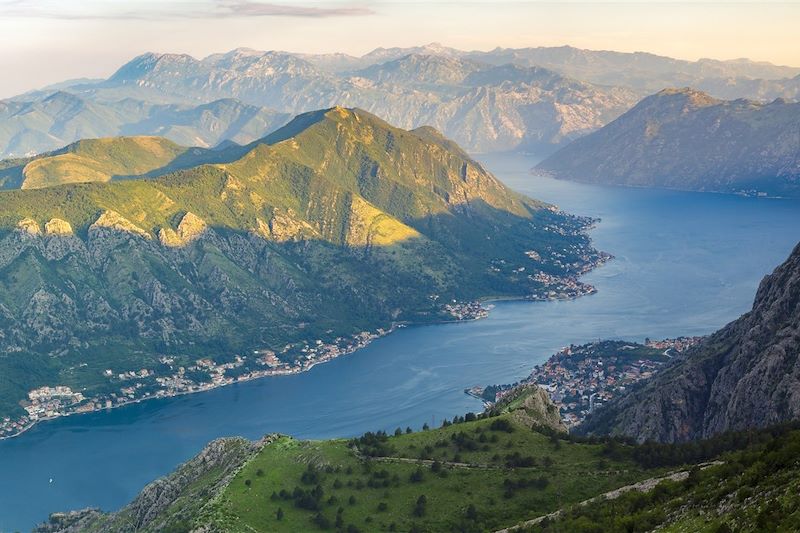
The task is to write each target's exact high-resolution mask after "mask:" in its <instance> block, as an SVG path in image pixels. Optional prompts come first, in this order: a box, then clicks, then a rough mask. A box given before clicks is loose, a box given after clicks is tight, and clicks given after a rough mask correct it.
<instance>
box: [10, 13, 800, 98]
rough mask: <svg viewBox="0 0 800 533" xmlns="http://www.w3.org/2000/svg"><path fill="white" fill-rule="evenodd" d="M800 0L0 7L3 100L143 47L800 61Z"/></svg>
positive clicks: (106, 69) (121, 59) (109, 64)
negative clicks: (560, 50)
mask: <svg viewBox="0 0 800 533" xmlns="http://www.w3.org/2000/svg"><path fill="white" fill-rule="evenodd" d="M799 27H800V0H798V1H782V2H779V1H767V2H742V1H730V0H729V1H721V0H707V1H704V2H689V1H677V0H666V1H661V2H646V1H643V0H621V1H616V2H609V1H602V0H582V1H577V0H575V1H570V0H567V1H535V0H534V1H530V0H528V1H523V0H506V1H497V2H492V1H486V0H470V1H461V2H455V1H432V2H429V1H423V0H411V1H406V2H397V1H382V0H371V1H369V0H363V1H358V0H354V1H349V0H341V1H340V0H326V1H320V0H317V1H308V2H306V1H303V0H276V1H275V2H262V1H260V0H161V1H156V0H80V1H78V0H0V47H1V48H0V50H2V52H1V53H0V72H2V73H3V75H2V77H0V98H2V97H8V96H12V95H15V94H19V93H21V92H24V91H26V90H30V89H34V88H38V87H41V86H44V85H46V84H49V83H54V82H58V81H63V80H66V79H71V78H80V77H107V76H109V75H110V74H112V73H113V72H114V71H115V70H116V69H117V68H118V67H119V66H121V65H122V64H123V63H125V62H126V61H128V60H129V59H130V58H132V57H133V56H136V55H138V54H141V53H143V52H147V51H154V52H179V53H189V54H191V55H193V56H195V57H204V56H206V55H208V54H211V53H214V52H222V51H227V50H230V49H233V48H237V47H250V48H255V49H260V50H289V51H293V52H315V53H318V52H345V53H349V54H353V55H361V54H364V53H366V52H368V51H370V50H372V49H374V48H376V47H379V46H383V47H391V46H415V45H421V44H426V43H429V42H434V41H435V42H440V43H442V44H444V45H446V46H452V47H455V48H460V49H468V50H473V49H479V50H488V49H492V48H495V47H497V46H501V47H510V48H519V47H528V46H560V45H565V44H569V45H572V46H577V47H580V48H590V49H603V50H618V51H624V52H630V51H646V52H652V53H656V54H661V55H667V56H671V57H677V58H681V59H690V60H695V59H698V58H701V57H711V58H716V59H735V58H740V57H747V58H750V59H753V60H760V61H769V62H772V63H776V64H783V65H792V66H800V37H798V35H800V31H798V28H799Z"/></svg>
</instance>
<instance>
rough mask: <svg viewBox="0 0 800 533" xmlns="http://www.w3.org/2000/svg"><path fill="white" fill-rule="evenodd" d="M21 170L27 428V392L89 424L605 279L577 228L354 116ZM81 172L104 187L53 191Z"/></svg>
mask: <svg viewBox="0 0 800 533" xmlns="http://www.w3.org/2000/svg"><path fill="white" fill-rule="evenodd" d="M141 151H148V153H149V154H150V155H149V156H148V157H149V159H148V158H146V157H142V156H141V154H140V152H141ZM131 154H133V155H134V156H135V157H133V156H131ZM65 157H68V158H69V159H68V160H67V161H65V160H64V159H63V158H65ZM132 162H136V165H139V166H135V165H132ZM34 163H38V164H39V165H40V166H41V167H42V168H40V169H39V170H41V176H40V174H37V173H34V172H32V171H30V169H29V171H28V172H27V174H28V177H27V178H26V179H32V177H33V176H34V175H35V176H39V177H42V176H44V177H47V179H40V180H39V181H38V182H37V184H36V185H37V186H38V187H40V188H26V189H23V190H11V191H5V192H2V193H0V195H1V196H2V207H0V271H1V272H2V276H1V277H2V281H1V282H0V320H1V321H2V323H3V324H4V328H3V331H2V335H0V351H1V352H2V353H3V354H4V355H3V356H0V419H2V417H5V416H12V417H14V418H15V419H16V418H17V417H25V416H28V418H27V420H28V421H30V420H33V419H32V418H30V417H32V416H34V415H37V412H36V405H37V404H36V403H31V402H30V401H28V400H26V397H29V396H30V395H31V394H34V395H35V394H38V393H35V392H31V391H34V390H36V389H37V388H40V387H55V386H57V385H58V386H65V387H71V388H72V390H74V391H83V392H82V393H81V399H77V397H72V398H73V400H75V402H74V404H69V406H68V407H69V409H77V408H82V409H91V408H92V406H95V405H105V403H106V402H111V403H112V404H114V403H120V402H125V401H129V400H130V399H132V398H140V397H142V396H149V395H153V394H164V393H168V390H171V389H170V387H178V389H176V390H183V389H186V390H194V389H196V388H198V387H203V386H207V384H208V383H210V382H211V380H212V378H213V379H214V380H215V381H214V382H215V383H223V382H226V380H227V381H230V380H235V379H238V377H239V376H252V375H254V374H253V373H254V372H255V373H258V372H264V371H266V370H267V369H269V368H278V369H286V371H294V370H298V369H302V368H305V367H307V366H308V365H310V364H313V363H315V362H318V361H319V360H320V358H322V360H327V359H326V358H330V357H333V356H335V355H337V354H340V353H347V352H348V351H350V350H352V349H354V348H355V347H358V346H361V345H363V344H364V343H365V342H368V340H369V339H370V338H371V337H372V336H374V335H376V334H379V331H383V332H385V331H386V330H388V329H389V328H391V327H392V325H393V324H396V323H400V322H410V323H425V322H431V321H437V320H452V319H457V318H464V317H470V316H477V315H479V314H480V313H479V309H480V308H479V306H477V304H470V303H469V302H470V301H472V300H474V299H475V298H478V297H481V296H517V297H524V296H534V297H538V298H543V297H546V296H547V295H550V296H551V297H552V296H553V295H561V296H575V295H577V294H580V293H582V292H585V291H586V290H588V287H585V286H583V285H581V284H580V282H578V281H577V279H576V277H577V275H578V274H580V273H581V272H583V271H585V270H586V269H588V268H590V267H591V266H592V265H593V264H596V263H597V262H598V261H599V260H601V256H600V255H599V254H598V253H597V252H596V251H594V250H593V249H592V248H591V246H590V243H589V240H588V238H587V236H586V235H585V233H584V229H585V227H586V226H587V224H589V223H590V222H591V221H589V220H584V219H579V218H575V217H571V216H567V215H565V214H562V213H559V212H557V211H556V210H555V209H554V208H553V207H552V206H549V205H547V204H544V203H542V202H538V201H536V200H533V199H530V198H527V197H524V196H521V195H519V194H516V193H514V192H512V191H511V190H509V189H508V188H507V187H505V186H504V185H503V184H502V183H501V182H500V181H498V180H497V179H496V178H495V177H494V176H492V175H491V174H490V173H488V172H487V171H486V170H485V169H484V168H483V167H482V166H481V165H480V164H479V163H478V162H476V161H474V160H473V159H472V158H470V157H469V156H468V155H467V154H466V153H465V152H464V151H463V150H461V149H460V148H459V147H458V146H457V145H455V143H453V142H452V141H449V140H447V139H446V138H444V137H443V136H442V135H441V134H439V133H438V132H436V131H435V130H433V129H431V128H420V129H418V130H414V131H406V130H402V129H399V128H395V127H392V126H390V125H389V124H387V123H386V122H384V121H382V120H380V119H378V118H377V117H375V116H374V115H371V114H369V113H367V112H365V111H361V110H358V109H345V108H342V107H334V108H330V109H325V110H320V111H314V112H309V113H306V114H303V115H300V116H298V117H296V118H295V119H294V120H292V121H291V122H290V123H289V124H287V125H286V126H285V127H283V128H281V129H279V130H278V131H276V132H275V133H273V134H271V135H269V136H267V137H265V138H263V139H260V140H258V141H256V142H253V143H251V144H249V145H245V146H239V145H235V144H232V145H229V146H225V147H220V148H219V149H217V150H197V151H196V150H194V149H192V150H188V151H187V149H185V148H181V147H177V146H176V145H174V144H173V143H169V142H168V141H164V140H163V139H158V138H151V137H148V138H121V139H103V140H97V141H85V142H83V143H80V144H79V145H77V146H75V147H73V148H72V149H70V150H67V151H65V152H64V153H63V154H56V155H52V156H48V157H44V158H41V159H38V160H35V161H33V162H32V163H29V165H30V164H34ZM79 164H80V165H83V167H82V168H83V169H87V168H91V169H93V170H94V171H95V172H96V173H97V177H98V181H95V182H92V183H65V184H60V185H55V186H53V184H55V183H58V177H59V176H63V175H64V172H66V171H67V170H69V169H75V168H77V167H76V166H75V165H79ZM29 165H28V166H29ZM28 166H26V167H25V168H28ZM176 168H178V169H179V170H176ZM34 170H35V169H34ZM81 172H82V171H81ZM81 172H77V173H78V174H80V173H81ZM143 173H144V174H143ZM37 179H38V178H37ZM108 179H110V181H107V180H108ZM66 181H73V180H66ZM476 313H477V315H476ZM265 354H266V355H265ZM203 358H208V359H207V360H205V359H204V361H206V362H203V363H202V364H201V363H198V362H197V361H198V360H201V359H203ZM209 361H210V362H209ZM197 365H200V366H197ZM209 365H211V367H212V368H214V369H216V370H214V372H211V371H210V370H209ZM224 365H227V366H224ZM265 365H267V366H265ZM268 365H272V366H268ZM178 369H181V370H180V371H179V370H178ZM185 369H190V370H185ZM282 371H283V370H282ZM182 372H183V373H182ZM209 372H211V373H209ZM130 373H133V374H130ZM212 374H213V376H212ZM120 376H123V377H120ZM131 376H134V377H135V379H134V377H131ZM214 376H216V377H214ZM131 380H133V381H131ZM159 380H161V381H159ZM137 383H138V385H136V384H137ZM130 387H133V388H130ZM122 389H124V391H123V390H122ZM45 390H46V391H49V390H50V389H45ZM173 392H174V391H173ZM30 397H31V398H33V397H34V396H30ZM26 402H27V403H26ZM26 407H27V408H28V409H27V413H28V415H25V414H24V413H25V412H26V409H25V408H26Z"/></svg>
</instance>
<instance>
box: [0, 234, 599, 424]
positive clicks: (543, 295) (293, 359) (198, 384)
mask: <svg viewBox="0 0 800 533" xmlns="http://www.w3.org/2000/svg"><path fill="white" fill-rule="evenodd" d="M590 222H594V220H590V219H587V224H588V223H590ZM525 255H526V256H527V257H528V258H529V259H531V260H533V261H539V260H540V259H541V257H540V255H539V254H538V252H536V251H534V250H529V251H527V252H526V253H525ZM556 255H557V256H560V258H557V259H556V262H557V263H558V264H559V265H560V266H561V267H565V266H567V265H563V264H561V263H560V260H561V258H563V257H564V256H563V255H561V254H556ZM579 256H580V257H581V261H582V262H578V263H574V264H570V265H568V266H569V267H570V269H571V270H572V271H573V274H572V275H569V276H556V275H551V274H546V273H544V272H541V271H539V272H535V273H534V272H525V267H515V270H514V272H515V273H516V274H517V275H524V276H527V277H528V278H529V279H530V280H532V281H535V282H538V283H539V284H540V285H541V291H538V292H537V293H534V294H532V295H530V296H528V299H530V300H561V299H572V298H577V297H578V296H582V295H585V294H591V293H593V292H595V288H594V287H593V286H591V285H589V284H585V283H582V282H581V281H579V279H578V277H577V276H579V275H580V274H582V273H585V272H587V271H589V270H591V269H592V268H595V267H597V266H599V265H600V264H602V263H604V262H606V261H607V260H608V259H610V258H611V256H610V255H608V254H604V253H602V252H601V253H599V254H598V255H597V256H590V255H589V254H588V253H586V252H583V253H579ZM493 265H494V266H492V267H490V268H491V269H493V270H497V271H500V270H501V269H506V268H509V267H510V266H509V265H506V264H505V261H502V260H500V261H499V262H493ZM501 267H502V268H501ZM431 298H432V300H434V301H436V300H438V296H437V295H432V296H431ZM490 308H491V306H488V307H486V306H484V305H482V304H481V303H480V302H474V301H473V302H457V301H456V300H453V301H452V302H451V303H446V304H443V305H442V306H441V309H442V311H443V316H445V317H449V318H450V319H451V320H454V321H465V320H476V319H480V318H484V317H486V316H487V315H488V313H489V309H490ZM397 327H402V324H400V325H398V326H397ZM392 329H394V327H393V328H392ZM389 331H391V329H390V330H384V329H380V328H379V329H378V330H377V331H375V332H367V331H362V332H361V333H358V334H357V335H354V336H352V337H337V338H336V339H335V340H334V341H332V342H329V343H326V342H323V341H322V340H319V339H318V340H315V341H312V342H301V343H296V344H293V345H291V344H290V345H286V346H285V347H284V348H283V349H282V350H281V351H280V352H279V353H276V352H274V351H272V350H255V351H254V352H253V353H252V354H248V355H237V356H235V357H234V358H233V359H232V360H226V361H225V362H218V361H215V360H214V359H212V358H202V359H197V360H195V361H193V362H186V361H185V360H181V361H178V360H176V358H175V357H171V356H162V357H161V358H160V359H159V361H158V364H157V365H155V367H154V368H141V369H137V370H126V371H123V372H119V371H115V370H114V369H111V368H108V369H105V370H104V371H103V377H104V378H105V379H106V380H107V384H108V387H106V389H108V392H105V393H97V394H94V395H89V394H87V393H86V391H85V390H83V391H75V390H73V389H71V388H70V387H69V386H66V385H64V384H59V385H51V386H43V387H39V388H37V389H34V390H31V391H29V392H28V398H27V399H26V400H24V401H22V402H20V405H21V407H22V408H23V409H24V411H25V414H24V415H22V416H20V417H18V418H12V417H6V418H3V419H0V439H3V438H8V437H13V436H15V435H18V434H20V433H22V432H24V431H25V430H27V429H29V428H30V427H32V426H33V425H34V424H35V423H37V422H38V421H41V420H48V419H51V418H57V417H60V416H67V415H72V414H77V413H86V412H91V411H97V410H101V409H111V408H114V407H119V406H122V405H126V404H129V403H133V402H139V401H143V400H147V399H151V398H167V397H172V396H178V395H181V394H189V393H193V392H200V391H204V390H209V389H213V388H216V387H220V386H224V385H229V384H232V383H236V382H240V381H247V380H251V379H256V378H261V377H266V376H279V375H286V374H295V373H299V372H303V371H305V370H308V369H310V368H311V367H313V366H314V365H317V364H320V363H324V362H327V361H330V360H332V359H335V358H337V357H339V356H341V355H345V354H349V353H352V352H354V351H355V350H358V349H359V348H363V347H364V346H366V345H367V344H369V343H370V342H372V341H373V340H374V339H376V338H378V337H381V336H383V335H385V334H387V333H388V332H389Z"/></svg>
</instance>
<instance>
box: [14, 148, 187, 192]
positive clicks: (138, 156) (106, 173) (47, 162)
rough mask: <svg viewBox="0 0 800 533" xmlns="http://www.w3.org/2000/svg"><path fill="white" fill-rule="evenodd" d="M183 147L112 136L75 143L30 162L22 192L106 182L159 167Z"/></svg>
mask: <svg viewBox="0 0 800 533" xmlns="http://www.w3.org/2000/svg"><path fill="white" fill-rule="evenodd" d="M186 151H187V148H185V147H183V146H178V145H177V144H175V143H173V142H171V141H168V140H166V139H164V138H161V137H113V138H108V139H90V140H86V141H78V142H77V143H75V144H73V145H70V146H68V147H67V148H65V149H64V150H61V151H59V152H57V153H55V154H53V155H50V156H48V157H43V158H38V159H34V160H33V161H31V162H30V163H28V164H27V165H25V167H24V168H23V170H22V173H23V175H24V177H25V179H24V181H23V182H22V188H23V189H39V188H42V187H49V186H52V185H61V184H64V183H83V182H89V181H109V180H111V178H113V177H115V176H138V175H141V174H146V173H147V172H151V171H153V170H157V169H159V168H163V167H166V166H168V165H169V164H170V163H172V162H173V161H174V160H175V159H176V158H177V157H178V156H180V155H182V154H184V153H185V152H186Z"/></svg>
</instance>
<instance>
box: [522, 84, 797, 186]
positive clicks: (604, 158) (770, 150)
mask: <svg viewBox="0 0 800 533" xmlns="http://www.w3.org/2000/svg"><path fill="white" fill-rule="evenodd" d="M798 121H800V103H789V102H786V101H783V100H775V101H773V102H772V103H769V104H759V103H756V102H752V101H747V100H735V101H720V100H716V99H714V98H712V97H710V96H708V95H707V94H705V93H702V92H700V91H696V90H692V89H680V90H675V89H670V90H664V91H661V92H660V93H658V94H656V95H653V96H650V97H648V98H645V99H644V100H642V101H641V102H640V103H639V104H637V105H636V107H634V108H633V109H631V110H630V111H628V112H627V113H625V114H624V115H622V116H621V117H619V118H618V119H616V120H615V121H613V122H611V123H610V124H608V125H606V126H604V127H603V128H602V129H600V130H599V131H596V132H594V133H592V134H590V135H587V136H586V137H582V138H580V139H578V140H577V141H574V142H573V143H571V144H569V145H568V146H566V147H564V148H563V149H561V150H559V151H558V152H556V153H555V154H553V155H552V156H550V157H549V158H547V159H546V160H544V161H543V162H542V163H540V164H539V166H538V167H537V168H538V169H540V170H542V171H546V172H549V173H551V174H553V175H555V176H556V177H560V178H565V179H574V180H578V181H586V182H591V183H601V184H614V185H628V186H646V187H666V188H675V189H685V190H698V191H715V192H739V191H745V192H751V193H756V192H765V193H769V194H774V195H783V196H798V195H800V130H798V126H797V124H798Z"/></svg>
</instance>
